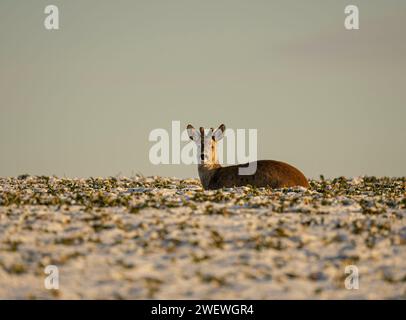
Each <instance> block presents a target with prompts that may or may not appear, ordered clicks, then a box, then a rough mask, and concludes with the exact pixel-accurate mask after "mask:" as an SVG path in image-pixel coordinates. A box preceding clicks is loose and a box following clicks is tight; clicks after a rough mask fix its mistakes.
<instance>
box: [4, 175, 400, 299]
mask: <svg viewBox="0 0 406 320" xmlns="http://www.w3.org/2000/svg"><path fill="white" fill-rule="evenodd" d="M311 185H312V188H311V189H310V190H305V189H301V188H298V189H279V190H268V189H255V188H251V187H242V188H233V189H224V190H219V191H203V190H202V188H201V186H200V182H199V181H198V180H195V179H188V180H180V179H175V178H171V179H170V178H161V177H153V178H151V177H150V178H144V177H139V176H137V177H134V178H123V177H120V178H94V179H68V178H56V177H34V176H26V175H25V176H20V177H18V178H0V298H1V299H43V298H45V299H83V298H85V299H101V298H102V299H144V298H148V299H155V298H156V299H210V298H212V299H285V298H287V299H332V298H335V299H358V298H360V299H406V187H405V185H406V179H405V178H391V179H390V178H374V177H360V178H354V179H345V178H337V179H333V180H325V179H323V178H321V179H320V180H313V181H311ZM48 265H55V266H57V267H58V271H59V289H58V290H48V289H46V288H45V286H44V280H45V278H46V277H47V274H45V273H44V269H45V267H46V266H48ZM350 265H352V266H355V267H356V268H357V270H358V272H359V288H358V289H353V290H350V289H347V288H346V286H345V283H346V282H345V281H346V277H348V276H349V274H346V273H345V269H346V267H347V266H350Z"/></svg>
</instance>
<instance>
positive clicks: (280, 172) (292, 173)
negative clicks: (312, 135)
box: [205, 160, 310, 189]
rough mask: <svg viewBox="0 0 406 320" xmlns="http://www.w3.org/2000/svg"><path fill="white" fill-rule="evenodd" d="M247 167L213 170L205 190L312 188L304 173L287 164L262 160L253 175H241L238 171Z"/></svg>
mask: <svg viewBox="0 0 406 320" xmlns="http://www.w3.org/2000/svg"><path fill="white" fill-rule="evenodd" d="M247 165H248V164H247V163H246V164H240V165H235V166H229V167H219V168H213V169H212V171H213V173H212V175H211V177H210V179H209V181H208V184H207V185H206V187H205V189H220V188H223V187H226V188H231V187H239V186H246V185H251V186H255V187H269V188H283V187H295V186H302V187H306V188H309V187H310V185H309V182H308V181H307V179H306V177H305V176H304V175H303V173H301V172H300V171H299V170H298V169H296V168H295V167H293V166H291V165H289V164H287V163H284V162H280V161H274V160H260V161H257V171H256V172H255V173H254V174H253V175H239V174H238V169H239V168H240V167H246V166H247Z"/></svg>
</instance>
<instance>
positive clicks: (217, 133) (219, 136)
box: [213, 124, 226, 141]
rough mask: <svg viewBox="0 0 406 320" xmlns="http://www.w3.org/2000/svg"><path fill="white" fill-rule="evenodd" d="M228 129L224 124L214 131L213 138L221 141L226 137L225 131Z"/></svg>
mask: <svg viewBox="0 0 406 320" xmlns="http://www.w3.org/2000/svg"><path fill="white" fill-rule="evenodd" d="M225 130H226V126H225V125H224V124H222V125H221V126H219V127H218V128H217V129H216V130H214V132H213V139H214V141H219V140H221V139H223V137H224V131H225Z"/></svg>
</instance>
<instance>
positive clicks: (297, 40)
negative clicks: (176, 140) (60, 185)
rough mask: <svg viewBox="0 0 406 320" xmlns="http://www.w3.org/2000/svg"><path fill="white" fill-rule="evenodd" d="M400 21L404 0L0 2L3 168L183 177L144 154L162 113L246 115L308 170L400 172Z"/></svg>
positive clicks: (197, 122) (262, 139) (228, 121)
mask: <svg viewBox="0 0 406 320" xmlns="http://www.w3.org/2000/svg"><path fill="white" fill-rule="evenodd" d="M49 4H54V5H57V6H58V7H59V14H60V29H59V30H57V31H48V30H46V29H45V27H44V19H45V17H46V15H45V14H44V8H45V6H46V5H49ZM348 4H355V5H358V7H359V10H360V30H356V31H348V30H345V28H344V18H345V15H344V8H345V6H346V5H348ZM405 33H406V1H403V0H387V1H382V0H365V1H352V0H351V1H349V0H346V1H341V0H337V1H330V0H329V1H326V0H310V1H302V0H296V1H292V0H289V1H287V0H278V1H272V0H262V1H260V0H258V1H257V0H250V1H248V0H244V1H242V0H227V1H225V0H207V1H206V0H205V1H203V0H199V1H196V0H183V1H179V0H171V1H167V0H161V1H158V0H154V1H150V0H144V1H138V0H121V1H111V0H110V1H105V0H86V1H79V0H70V1H62V0H52V1H49V0H47V1H42V0H36V1H29V0H25V1H15V0H1V2H0V41H1V47H0V152H1V153H0V176H15V175H18V174H23V173H29V174H35V175H52V174H55V175H58V176H68V177H89V176H111V175H118V174H121V175H127V176H130V175H132V174H135V173H142V174H144V175H146V176H147V175H163V176H178V177H196V176H197V168H196V166H194V165H182V164H181V165H159V166H155V165H152V164H151V163H150V161H149V158H148V155H149V149H150V148H151V146H152V145H153V143H152V142H149V141H148V136H149V133H150V132H151V130H153V129H156V128H165V129H168V130H169V129H170V127H171V122H172V121H173V120H179V121H180V122H181V125H182V126H183V127H186V125H187V124H188V123H191V124H193V125H194V126H195V127H199V126H205V127H215V126H218V125H220V124H221V123H224V124H225V125H226V126H227V127H228V128H233V129H237V128H247V129H248V128H255V129H257V130H258V158H259V159H275V160H282V161H285V162H288V163H291V164H293V165H295V166H296V167H298V168H299V169H301V170H302V171H303V172H304V173H305V175H306V176H308V177H318V176H319V175H320V174H324V175H325V176H327V177H334V176H340V175H344V176H349V177H351V176H359V175H365V174H367V175H377V176H405V175H406V166H405V163H406V127H405V121H406V120H405V119H406V103H405V102H406V58H405V57H406V36H405Z"/></svg>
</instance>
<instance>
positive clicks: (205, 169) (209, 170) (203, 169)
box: [198, 163, 221, 189]
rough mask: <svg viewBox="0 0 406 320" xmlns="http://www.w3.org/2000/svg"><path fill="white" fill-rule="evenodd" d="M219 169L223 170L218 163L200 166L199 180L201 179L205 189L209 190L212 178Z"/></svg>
mask: <svg viewBox="0 0 406 320" xmlns="http://www.w3.org/2000/svg"><path fill="white" fill-rule="evenodd" d="M218 168H221V165H220V164H218V163H202V164H199V166H198V172H199V178H200V182H201V183H202V185H203V188H204V189H207V187H208V186H209V183H210V180H211V178H212V177H213V175H214V174H215V173H216V171H217V169H218Z"/></svg>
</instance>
